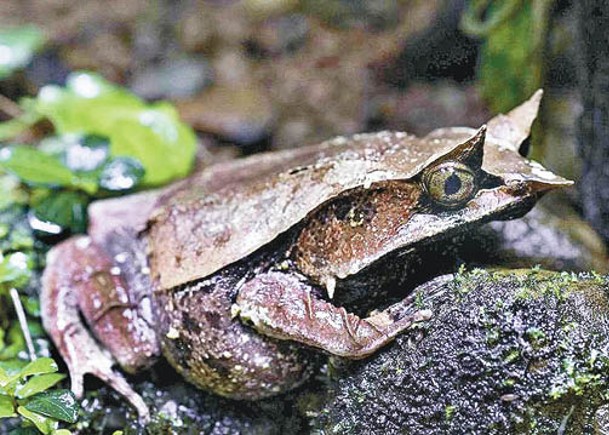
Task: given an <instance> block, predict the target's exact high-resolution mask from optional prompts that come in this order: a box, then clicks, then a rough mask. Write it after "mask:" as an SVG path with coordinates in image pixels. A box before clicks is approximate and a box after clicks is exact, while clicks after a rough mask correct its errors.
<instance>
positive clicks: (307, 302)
mask: <svg viewBox="0 0 609 435" xmlns="http://www.w3.org/2000/svg"><path fill="white" fill-rule="evenodd" d="M541 97H542V91H541V90H539V91H537V92H536V93H535V94H534V95H533V96H532V97H531V98H530V99H529V100H527V101H525V102H524V103H522V104H521V105H520V106H518V107H516V108H514V109H512V110H511V111H510V112H508V113H507V114H500V115H497V116H495V117H493V118H492V119H490V120H489V121H488V122H487V123H486V124H485V125H483V126H482V127H480V128H477V129H474V128H469V127H448V128H440V129H437V130H434V131H432V132H431V133H429V134H428V135H426V136H424V137H416V136H414V135H410V134H407V133H404V132H388V131H382V132H376V133H360V134H356V135H353V136H350V137H338V138H334V139H330V140H328V141H325V142H323V143H321V144H318V145H310V146H304V147H301V148H297V149H291V150H283V151H275V152H267V153H261V154H256V155H252V156H249V157H244V158H240V159H235V160H231V161H227V162H223V163H218V164H215V165H212V166H210V167H208V168H206V169H204V170H202V171H200V172H198V173H195V174H194V175H192V176H191V177H190V178H187V179H185V180H182V181H179V182H177V183H175V184H173V185H170V186H169V187H166V188H163V189H159V190H153V191H144V192H140V193H135V194H132V195H130V196H126V197H122V198H114V199H105V200H101V201H97V202H94V203H92V204H91V205H90V207H89V210H88V215H89V228H88V233H87V234H86V235H79V236H73V237H71V238H68V239H67V240H65V241H63V242H61V243H60V244H58V245H56V246H54V247H53V248H52V249H51V250H50V252H49V253H48V256H47V265H46V268H45V271H44V273H43V278H42V289H41V311H42V319H43V325H44V328H45V329H46V331H47V332H48V334H49V336H50V337H51V339H52V341H53V342H54V344H55V346H56V348H57V350H58V352H59V354H60V355H61V357H62V358H63V360H64V361H65V363H66V365H67V368H68V371H69V374H70V379H71V388H72V391H73V392H74V393H75V395H76V396H77V397H82V395H83V392H84V386H83V378H84V376H85V375H94V376H96V377H98V378H100V379H101V380H102V381H104V382H105V383H107V384H108V385H109V386H110V387H112V388H113V389H114V390H115V391H116V392H118V393H119V394H120V395H121V396H122V397H124V398H125V399H126V400H127V401H128V402H129V403H130V404H132V405H133V406H134V408H135V409H136V410H137V412H138V414H139V415H140V417H141V419H142V420H143V421H145V420H146V419H147V418H149V415H150V411H149V409H148V407H147V405H146V403H145V401H144V400H143V399H142V397H141V396H140V395H139V394H138V393H137V392H136V391H135V390H134V389H133V388H132V387H131V386H130V384H129V382H128V381H127V378H126V376H125V375H124V374H123V372H125V373H128V374H129V373H136V372H138V371H141V370H144V369H146V368H149V367H151V365H152V364H154V363H155V361H157V360H158V359H159V358H161V357H164V358H165V359H166V360H167V361H168V362H169V363H170V365H171V366H172V367H173V368H175V370H176V371H177V372H178V373H179V374H181V375H182V376H183V377H184V378H185V379H186V380H187V381H189V382H191V383H192V384H194V385H196V386H197V387H199V388H201V389H203V390H206V391H209V392H212V393H215V394H217V395H220V396H223V397H228V398H232V399H236V400H258V399H263V398H266V397H271V396H274V395H278V394H282V393H285V392H288V391H290V390H293V389H294V388H296V387H298V386H300V385H301V384H303V383H304V382H305V381H306V380H307V379H308V378H309V377H310V376H311V374H312V373H313V372H314V371H315V360H316V356H318V355H320V354H321V355H330V356H337V357H341V358H346V359H352V360H357V359H363V358H367V357H369V356H371V355H373V354H374V353H376V352H377V351H379V350H380V349H381V348H383V347H384V346H386V345H387V344H388V343H390V342H391V341H392V340H394V339H395V337H396V336H398V335H399V334H402V333H405V331H407V330H408V329H410V328H411V327H413V325H415V324H417V323H418V322H424V321H425V320H427V319H429V318H430V317H431V316H432V315H433V313H431V312H429V310H426V309H424V308H420V309H419V308H416V306H415V305H416V304H415V301H414V300H413V297H412V293H410V294H405V295H401V298H400V299H398V300H397V301H395V302H393V303H391V304H389V306H386V304H384V302H385V300H386V299H385V296H383V295H385V294H386V290H385V289H387V288H389V287H391V286H395V283H396V282H398V283H404V282H407V281H408V278H409V276H410V275H411V273H412V271H413V269H416V268H417V267H423V268H425V269H428V270H432V271H433V269H434V267H435V265H434V264H433V262H432V263H430V264H428V263H426V264H423V265H421V264H420V261H419V262H418V261H417V259H418V258H420V257H419V256H418V255H419V252H420V251H421V250H422V249H424V248H425V247H429V246H432V247H434V246H443V244H444V243H446V240H449V239H450V238H451V237H453V236H455V235H458V234H461V233H463V232H464V231H466V230H472V229H475V228H476V227H477V226H479V225H482V224H483V223H486V222H489V221H491V220H497V219H513V218H517V217H519V216H522V215H524V214H525V213H527V212H528V211H529V210H530V209H531V208H532V207H533V206H534V204H535V203H536V201H537V200H538V199H539V198H540V197H541V196H543V195H544V194H545V193H547V192H549V191H551V190H554V189H557V188H561V187H566V186H569V185H571V184H572V182H571V181H569V180H567V179H565V178H562V177H560V176H559V175H556V174H554V173H552V172H551V171H549V170H547V169H546V168H544V167H543V166H542V165H541V164H539V163H537V162H534V161H532V160H529V159H527V158H526V157H524V156H523V155H522V154H524V153H523V148H524V147H526V145H527V139H528V138H529V136H530V132H531V126H532V124H533V122H534V120H535V118H536V116H537V112H538V109H539V104H540V101H541ZM432 260H433V259H432ZM426 285H427V286H428V287H429V285H428V284H427V283H422V284H421V286H422V288H423V290H431V289H432V288H431V287H429V288H428V287H425V286H426ZM350 294H358V295H359V297H357V298H352V299H349V297H348V295H350ZM341 297H342V299H341ZM362 301H363V305H362ZM361 306H363V308H361ZM353 307H360V308H357V309H356V308H353ZM116 365H118V366H120V369H117V368H116Z"/></svg>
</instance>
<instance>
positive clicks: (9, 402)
mask: <svg viewBox="0 0 609 435" xmlns="http://www.w3.org/2000/svg"><path fill="white" fill-rule="evenodd" d="M14 416H15V406H14V404H13V399H12V398H11V397H9V396H5V395H4V394H0V418H6V417H14Z"/></svg>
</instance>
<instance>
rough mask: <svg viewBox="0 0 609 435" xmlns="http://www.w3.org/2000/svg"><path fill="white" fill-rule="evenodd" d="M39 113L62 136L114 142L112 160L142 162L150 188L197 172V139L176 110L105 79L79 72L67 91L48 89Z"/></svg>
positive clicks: (43, 91)
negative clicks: (87, 136)
mask: <svg viewBox="0 0 609 435" xmlns="http://www.w3.org/2000/svg"><path fill="white" fill-rule="evenodd" d="M36 108H37V111H38V112H39V113H40V114H42V115H44V116H46V117H47V118H49V119H50V120H51V122H53V124H54V125H55V128H56V130H57V132H58V133H60V134H66V133H81V134H94V135H99V136H105V137H109V138H110V154H111V156H113V157H118V156H124V157H132V158H135V159H137V160H138V161H140V162H141V163H142V165H143V166H144V169H145V171H146V174H145V176H144V179H143V182H144V183H145V184H147V185H158V184H162V183H166V182H168V181H170V180H172V179H174V178H178V177H183V176H185V175H187V174H188V172H190V170H191V168H192V165H193V162H194V154H195V148H196V137H195V135H194V132H193V131H192V129H191V128H190V127H189V126H187V125H186V124H184V123H182V122H181V121H180V119H179V117H178V114H177V111H176V110H175V109H174V108H173V106H171V105H169V104H167V103H157V104H152V105H148V104H146V103H144V102H143V101H142V100H140V99H139V98H137V97H136V96H135V95H133V94H131V93H129V92H127V91H126V90H124V89H122V88H120V87H118V86H115V85H113V84H111V83H110V82H107V81H106V80H104V79H103V78H102V77H101V76H99V75H96V74H91V73H82V72H81V73H75V74H72V75H71V76H70V77H69V78H68V81H67V85H66V87H65V88H62V87H59V86H46V87H44V88H43V89H42V90H41V91H40V94H39V96H38V103H37V106H36Z"/></svg>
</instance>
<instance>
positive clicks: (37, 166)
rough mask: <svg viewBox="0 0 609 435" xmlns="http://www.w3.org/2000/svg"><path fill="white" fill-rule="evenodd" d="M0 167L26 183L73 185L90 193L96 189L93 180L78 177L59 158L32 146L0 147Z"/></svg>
mask: <svg viewBox="0 0 609 435" xmlns="http://www.w3.org/2000/svg"><path fill="white" fill-rule="evenodd" d="M0 168H3V169H5V170H6V171H9V172H11V173H13V174H15V175H16V176H18V177H19V178H20V179H21V180H23V181H25V182H27V183H33V184H44V185H51V186H53V185H56V186H66V187H75V188H79V189H82V190H84V191H85V192H87V193H90V194H92V193H95V191H96V190H97V185H96V183H95V182H93V181H91V180H87V179H81V178H79V177H78V176H76V174H74V173H73V172H72V171H70V170H69V169H68V168H66V167H65V166H64V165H63V164H62V163H61V162H60V161H59V160H57V159H56V158H54V157H51V156H49V155H48V154H46V153H44V152H42V151H40V150H38V149H36V148H33V147H28V146H24V145H15V146H12V147H7V148H3V149H1V150H0Z"/></svg>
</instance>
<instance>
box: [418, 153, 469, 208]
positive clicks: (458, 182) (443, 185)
mask: <svg viewBox="0 0 609 435" xmlns="http://www.w3.org/2000/svg"><path fill="white" fill-rule="evenodd" d="M423 185H424V187H425V190H426V191H427V193H428V194H429V196H430V197H431V199H432V200H433V201H434V202H437V203H439V204H441V205H443V206H445V207H449V208H453V207H457V206H460V205H462V204H465V203H466V202H467V201H469V200H470V199H471V198H472V197H473V196H474V195H475V194H476V190H477V185H476V175H475V174H474V172H473V171H472V170H471V169H470V168H469V167H467V166H466V165H464V164H462V163H458V162H446V163H442V164H441V165H438V166H435V167H433V168H430V169H429V170H428V171H426V172H425V174H424V175H423Z"/></svg>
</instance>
